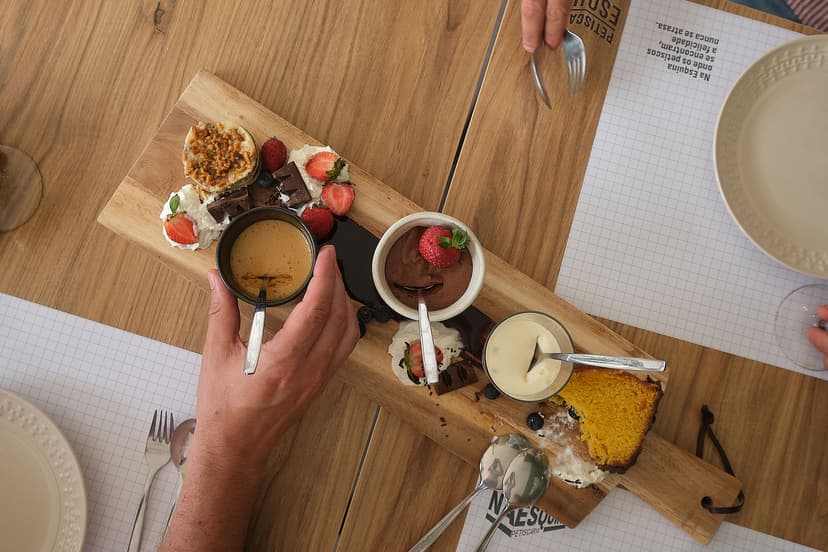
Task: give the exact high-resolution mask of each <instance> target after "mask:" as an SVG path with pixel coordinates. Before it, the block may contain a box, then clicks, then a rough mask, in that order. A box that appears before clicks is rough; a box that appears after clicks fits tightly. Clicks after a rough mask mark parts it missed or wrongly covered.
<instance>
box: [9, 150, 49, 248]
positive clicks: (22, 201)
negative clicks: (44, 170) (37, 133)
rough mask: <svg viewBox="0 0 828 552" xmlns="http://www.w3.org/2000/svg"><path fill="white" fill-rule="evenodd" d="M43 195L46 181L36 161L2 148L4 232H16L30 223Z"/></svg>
mask: <svg viewBox="0 0 828 552" xmlns="http://www.w3.org/2000/svg"><path fill="white" fill-rule="evenodd" d="M42 193H43V181H42V179H41V177H40V171H39V170H38V169H37V164H36V163H35V162H34V161H33V160H32V158H31V157H29V156H28V155H26V154H25V153H23V152H22V151H20V150H19V149H17V148H13V147H11V146H6V145H3V144H0V232H6V231H8V230H14V229H15V228H17V227H18V226H20V225H21V224H23V223H24V222H26V221H27V220H29V218H30V217H31V216H32V214H34V212H35V211H36V210H37V206H38V205H40V196H41V195H42Z"/></svg>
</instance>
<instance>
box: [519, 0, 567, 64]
mask: <svg viewBox="0 0 828 552" xmlns="http://www.w3.org/2000/svg"><path fill="white" fill-rule="evenodd" d="M556 2H557V0H552V2H551V3H553V4H554V3H556ZM546 9H547V7H546V0H522V1H521V3H520V29H521V40H522V41H523V48H524V49H525V50H526V51H527V52H529V53H530V54H531V53H532V52H534V51H535V50H536V49H537V48H538V46H540V45H541V39H542V38H543V33H544V30H543V29H544V22H545V21H546ZM561 33H563V31H561Z"/></svg>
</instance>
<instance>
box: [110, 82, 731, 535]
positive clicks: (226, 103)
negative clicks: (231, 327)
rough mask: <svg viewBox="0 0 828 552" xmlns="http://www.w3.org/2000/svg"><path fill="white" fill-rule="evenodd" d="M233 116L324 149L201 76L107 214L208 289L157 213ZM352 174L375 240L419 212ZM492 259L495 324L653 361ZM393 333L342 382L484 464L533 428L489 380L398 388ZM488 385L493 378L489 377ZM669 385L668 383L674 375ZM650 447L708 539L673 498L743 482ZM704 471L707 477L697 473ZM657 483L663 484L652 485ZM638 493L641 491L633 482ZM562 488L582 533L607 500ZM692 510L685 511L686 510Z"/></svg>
mask: <svg viewBox="0 0 828 552" xmlns="http://www.w3.org/2000/svg"><path fill="white" fill-rule="evenodd" d="M225 119H231V120H233V121H235V122H238V123H239V124H242V125H243V126H244V127H245V128H246V129H247V130H248V131H249V132H250V133H251V134H252V135H253V137H254V138H255V139H256V140H257V142H261V141H262V137H263V136H270V135H276V136H278V137H279V138H280V139H281V140H283V141H284V142H285V144H286V145H287V147H288V148H289V149H292V148H297V147H299V146H301V145H302V144H304V143H316V142H315V141H314V140H313V139H312V138H311V137H309V136H308V135H306V134H305V133H304V132H302V131H301V130H299V129H297V128H296V127H294V126H293V125H291V124H290V123H288V122H287V121H285V120H284V119H282V118H280V117H278V116H277V115H275V114H273V113H271V112H269V111H268V110H267V109H265V108H264V106H262V105H261V104H258V103H256V102H254V101H253V100H252V99H250V98H248V97H246V96H245V95H244V94H242V93H241V92H240V91H238V90H236V89H234V88H233V87H231V86H229V85H228V84H227V83H225V82H224V81H222V80H221V79H218V78H216V77H215V76H213V75H211V74H209V73H207V72H203V71H202V72H199V73H198V74H197V75H196V76H195V77H194V78H193V80H192V81H191V82H190V84H189V85H188V86H187V88H186V89H185V90H184V92H183V94H182V95H181V98H179V100H178V102H176V104H175V106H174V107H173V110H172V111H171V112H170V114H169V116H168V117H167V118H166V120H165V121H164V123H163V124H162V125H161V127H160V128H159V129H158V132H157V133H156V134H155V136H154V138H153V140H152V141H151V142H150V144H149V145H148V146H147V147H146V149H145V150H144V152H143V153H142V154H141V156H140V157H139V158H138V160H137V161H136V162H135V164H134V165H133V167H132V169H130V171H129V173H128V174H127V176H126V178H125V179H124V181H123V182H122V183H121V185H120V186H119V187H118V189H117V190H116V191H115V193H114V194H113V196H112V198H111V199H110V201H109V202H108V203H107V205H106V207H105V208H104V209H103V211H102V212H101V214H100V215H99V217H98V220H99V222H101V223H102V224H103V225H105V226H107V227H108V228H110V229H111V230H113V231H114V232H117V233H118V234H120V235H122V236H124V237H125V238H127V239H130V240H132V241H134V242H135V243H136V244H139V245H141V246H142V247H145V248H147V249H148V250H149V251H151V252H152V253H153V254H154V255H157V256H158V257H159V258H161V259H163V260H164V261H166V262H168V263H169V264H170V265H171V266H175V267H176V269H177V271H178V272H180V273H181V274H184V275H186V276H187V277H189V278H190V279H191V280H193V281H194V282H196V283H199V284H201V285H203V278H202V277H201V275H202V274H203V273H204V272H205V271H206V270H207V268H208V267H210V266H212V263H213V262H214V252H213V248H210V249H207V250H200V251H196V252H189V251H187V252H182V251H180V250H177V249H174V248H171V247H170V246H169V245H168V244H167V243H166V241H165V240H164V238H163V236H162V235H161V233H160V232H159V230H158V227H159V221H158V216H157V214H156V213H157V212H158V209H160V206H161V205H163V203H164V202H165V201H166V200H167V197H168V195H169V193H170V191H171V189H170V183H171V182H173V181H174V180H173V179H172V175H174V174H175V173H177V172H178V171H179V170H180V160H179V157H180V151H181V147H182V146H181V143H182V139H183V137H184V136H185V135H186V133H187V130H188V129H189V127H190V126H191V125H192V124H194V123H195V122H196V121H199V120H213V121H215V120H225ZM349 172H350V174H351V180H352V182H353V183H354V185H355V187H356V189H357V190H358V195H357V199H356V201H355V202H354V205H353V207H352V209H351V211H350V212H349V216H350V217H351V218H353V219H354V220H355V221H357V222H358V223H360V224H361V225H362V226H364V227H365V228H366V229H368V230H369V231H371V232H373V233H374V234H375V235H380V234H381V233H382V232H383V231H384V230H385V229H386V228H387V227H388V226H390V225H391V224H392V223H393V222H394V221H396V220H397V219H399V218H400V217H402V216H405V215H407V214H409V213H411V212H414V211H417V210H419V207H418V206H417V205H416V204H414V203H413V202H411V201H410V200H408V199H406V198H405V197H403V196H402V195H401V194H399V193H398V192H396V191H394V190H392V189H390V188H389V187H387V186H386V185H385V184H383V183H382V182H381V181H379V180H378V179H376V178H375V177H373V176H371V175H370V174H368V173H366V172H365V171H363V170H362V169H360V168H359V167H358V166H356V165H354V164H353V163H351V164H350V166H349ZM213 247H215V246H213ZM484 253H485V255H486V275H485V278H484V285H483V289H482V290H481V292H480V296H479V298H478V301H477V302H476V303H475V304H476V306H477V307H478V308H480V309H481V310H483V312H485V313H486V314H488V315H489V316H490V317H492V318H493V319H494V320H500V319H501V318H503V317H505V316H506V315H508V314H511V313H513V312H517V311H521V310H530V309H539V310H542V311H544V312H547V313H549V314H551V315H553V316H555V317H556V318H558V319H559V320H561V321H562V322H563V323H564V324H565V325H566V326H567V328H568V329H569V331H570V333H571V334H572V335H573V340H574V341H575V343H576V346H578V347H579V348H582V349H583V350H585V351H587V352H602V353H606V354H624V355H644V354H645V353H644V352H643V351H640V350H638V349H636V348H634V347H632V346H630V344H629V343H628V342H626V341H625V340H623V339H621V338H619V337H618V336H617V335H615V334H613V333H612V332H610V331H608V330H607V329H606V327H604V326H603V325H601V324H599V323H597V322H596V321H595V320H593V319H591V318H590V317H588V316H586V315H584V314H583V313H582V312H580V311H578V310H577V309H575V308H574V307H572V306H571V305H569V304H567V303H566V302H565V301H563V300H562V299H560V298H559V297H557V296H556V295H554V294H553V293H551V292H550V291H549V290H548V289H546V288H544V287H543V286H542V285H540V284H538V283H537V282H534V281H533V280H531V279H530V278H528V277H527V276H525V275H523V274H521V273H519V272H517V271H516V270H515V269H513V268H512V267H510V266H509V265H507V264H506V263H505V262H503V261H502V260H500V259H498V258H497V257H496V256H494V255H493V254H491V253H488V252H484ZM289 310H290V306H283V307H279V308H274V309H270V311H269V312H270V313H271V314H270V315H269V317H268V328H269V329H270V331H271V332H273V331H276V330H277V329H278V327H279V325H280V323H281V321H282V320H284V319H285V318H286V316H287V314H288V312H289ZM395 328H396V323H389V324H385V325H383V326H378V325H371V326H369V328H368V332H367V334H366V335H365V337H363V339H361V340H360V343H359V345H358V346H357V348H356V350H355V351H354V353H353V354H352V355H351V357H350V359H349V361H348V362H347V363H346V365H345V368H344V369H343V370H342V371H341V372H340V373H339V375H338V376H339V377H341V378H342V379H343V380H344V381H347V382H349V383H351V384H352V385H354V386H357V387H361V388H362V389H363V390H364V392H365V393H367V394H369V395H370V396H371V397H372V398H373V399H375V400H378V401H380V402H381V403H382V404H383V405H384V406H386V407H387V408H388V409H389V410H390V411H391V412H392V413H395V414H397V415H398V416H403V417H405V418H406V419H408V420H411V423H412V424H413V425H414V426H415V427H417V428H418V429H419V430H420V431H421V432H422V433H424V434H426V435H428V436H430V437H431V438H432V439H434V440H435V441H437V442H438V443H440V444H442V445H443V446H445V447H447V448H448V449H450V450H451V451H452V452H453V453H454V454H456V455H458V456H459V457H460V458H462V459H464V460H465V461H466V462H468V463H470V464H472V465H476V464H477V462H478V459H479V456H480V454H481V452H482V451H483V450H484V449H485V448H486V446H487V445H488V440H489V439H490V437H491V436H492V435H502V434H504V433H509V432H520V433H525V432H526V427H525V420H526V416H527V415H528V414H529V413H530V412H531V411H532V410H533V406H532V405H527V404H523V403H517V402H514V401H508V400H505V399H504V400H500V401H492V402H489V401H479V400H478V397H477V396H476V395H475V391H477V392H478V394H479V391H480V390H481V388H482V384H481V385H480V386H478V388H477V389H474V390H473V389H471V388H465V389H462V390H460V391H457V392H454V393H450V394H447V395H444V396H441V397H439V398H437V397H431V392H430V391H428V394H427V390H426V389H424V388H409V387H405V386H401V385H400V384H399V381H398V380H397V378H396V376H394V375H393V373H392V372H391V370H390V369H389V366H388V357H387V353H386V351H387V347H388V343H389V342H390V341H391V336H392V334H393V332H394V331H395ZM480 377H481V379H484V378H485V376H483V374H481V376H480ZM661 377H662V380H663V381H666V374H662V375H661ZM527 436H528V437H529V438H530V439H531V440H534V441H536V444H537V446H539V447H541V448H545V449H547V450H548V451H550V452H555V450H556V447H559V445H557V444H555V443H552V442H547V441H543V442H538V440H537V439H536V438H535V437H534V435H531V434H530V435H527ZM648 439H649V441H653V442H654V443H656V447H655V448H654V449H653V450H654V453H655V456H657V457H658V458H657V460H656V461H655V462H654V464H653V465H654V466H655V467H656V468H657V469H661V467H662V466H663V465H671V466H673V469H672V476H673V477H678V478H683V479H685V480H686V481H687V484H686V487H685V488H678V487H676V486H675V485H669V484H664V481H665V480H664V479H661V480H660V481H661V482H662V485H660V486H659V487H658V488H652V487H650V489H649V491H650V492H649V493H648V494H646V495H644V497H646V498H647V500H648V502H649V503H650V504H651V505H652V506H653V507H655V508H656V509H657V510H659V511H663V512H665V513H670V514H671V516H670V519H678V518H677V517H676V515H675V514H674V512H681V513H682V514H683V517H684V518H690V517H693V518H698V519H699V520H704V521H703V522H702V521H700V522H699V523H697V524H693V525H684V527H685V529H687V530H688V531H689V532H690V533H691V534H692V535H693V536H694V537H695V538H697V539H698V540H700V541H702V542H708V541H709V540H710V538H711V537H712V536H713V534H714V533H715V531H716V529H717V528H718V526H719V524H720V523H721V519H720V518H718V517H717V516H712V515H710V514H709V513H707V512H706V511H704V510H703V509H702V508H701V507H700V506H699V504H698V502H697V501H696V502H694V501H691V500H687V497H685V496H676V492H679V493H681V492H683V491H684V490H686V489H692V491H693V492H692V493H691V494H692V496H695V495H696V494H698V495H699V496H701V495H702V494H704V493H707V494H710V493H713V494H712V495H711V496H715V497H716V498H717V499H720V500H723V501H728V502H729V501H731V500H733V499H734V498H735V497H736V494H737V492H738V488H739V483H738V481H737V480H735V479H733V478H732V477H730V476H727V475H726V474H724V473H723V472H722V471H721V470H718V469H715V468H713V467H712V466H710V465H709V464H706V463H704V462H701V461H698V460H695V459H692V458H689V459H688V457H687V455H686V454H685V453H683V452H682V451H680V450H679V449H677V448H676V447H674V446H672V445H670V444H667V443H663V442H662V441H661V440H660V439H659V438H658V437H657V436H655V435H653V436H650V437H649V438H648ZM649 441H648V442H649ZM645 447H646V443H645ZM688 460H689V463H688ZM684 466H687V467H688V471H687V473H685V472H684V471H683V467H684ZM698 473H705V475H704V477H697V475H698ZM624 481H625V478H624V476H623V475H622V476H619V477H618V478H615V479H612V480H611V482H608V483H606V484H603V485H602V486H601V488H602V489H603V492H608V491H609V490H611V488H612V487H613V485H614V483H615V482H619V483H621V484H624ZM638 481H639V484H640V485H645V486H646V485H647V478H646V477H642V478H639V480H638ZM654 481H657V479H655V478H654ZM631 486H632V487H633V488H638V486H636V484H635V482H633V485H631ZM554 487H555V492H550V493H547V494H546V495H545V497H544V499H543V501H542V502H541V505H542V506H543V507H545V508H547V511H549V512H550V513H552V514H553V515H554V516H555V517H556V518H557V519H559V520H561V521H562V522H564V523H566V524H567V525H569V526H575V525H577V524H578V523H579V522H580V521H581V520H582V519H583V518H584V517H585V516H586V515H587V514H588V513H589V512H590V511H591V510H592V509H593V508H594V507H595V506H596V505H597V503H598V502H599V501H600V500H601V498H603V494H602V493H595V492H591V491H584V490H577V489H574V488H572V487H569V486H567V485H565V484H563V483H561V482H559V481H556V482H555V485H554ZM683 508H688V509H687V511H684V512H682V509H683ZM679 517H681V516H679Z"/></svg>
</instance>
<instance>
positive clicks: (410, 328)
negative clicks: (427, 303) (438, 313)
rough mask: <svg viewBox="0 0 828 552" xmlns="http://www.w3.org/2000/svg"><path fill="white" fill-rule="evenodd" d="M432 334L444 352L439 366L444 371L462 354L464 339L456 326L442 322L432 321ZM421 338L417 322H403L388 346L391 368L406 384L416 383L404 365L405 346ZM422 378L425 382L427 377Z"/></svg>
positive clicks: (436, 345)
mask: <svg viewBox="0 0 828 552" xmlns="http://www.w3.org/2000/svg"><path fill="white" fill-rule="evenodd" d="M431 334H432V336H433V337H434V346H435V347H437V348H438V349H440V352H442V353H443V362H441V363H440V364H439V365H438V366H437V371H438V372H442V371H443V370H445V369H446V368H448V366H449V364H451V363H452V361H453V360H454V359H455V358H457V357H458V356H460V352H461V351H462V350H463V340H462V339H461V338H460V332H458V331H457V330H455V329H454V328H448V327H446V326H445V325H444V324H441V323H440V322H432V323H431ZM419 339H420V329H419V326H418V325H417V322H415V321H409V322H401V323H400V327H399V329H398V330H397V333H396V334H394V337H393V338H392V339H391V345H389V346H388V354H389V355H391V370H392V371H393V372H394V375H395V376H397V378H398V379H399V380H400V381H401V382H402V383H404V384H405V385H416V384H415V383H414V382H413V381H411V379H410V378H409V377H408V373H407V372H406V370H405V367H404V366H403V365H402V359H403V356H404V355H405V346H406V343H409V344H410V343H413V342H414V341H419ZM421 380H422V381H423V382H424V381H425V378H421Z"/></svg>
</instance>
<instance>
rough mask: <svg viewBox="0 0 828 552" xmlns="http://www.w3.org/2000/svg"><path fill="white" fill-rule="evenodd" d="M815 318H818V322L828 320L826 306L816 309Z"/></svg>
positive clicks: (827, 306)
mask: <svg viewBox="0 0 828 552" xmlns="http://www.w3.org/2000/svg"><path fill="white" fill-rule="evenodd" d="M817 316H819V319H820V320H828V305H821V306H819V307H817Z"/></svg>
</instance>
